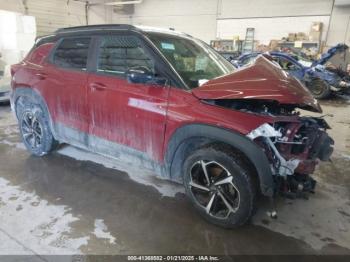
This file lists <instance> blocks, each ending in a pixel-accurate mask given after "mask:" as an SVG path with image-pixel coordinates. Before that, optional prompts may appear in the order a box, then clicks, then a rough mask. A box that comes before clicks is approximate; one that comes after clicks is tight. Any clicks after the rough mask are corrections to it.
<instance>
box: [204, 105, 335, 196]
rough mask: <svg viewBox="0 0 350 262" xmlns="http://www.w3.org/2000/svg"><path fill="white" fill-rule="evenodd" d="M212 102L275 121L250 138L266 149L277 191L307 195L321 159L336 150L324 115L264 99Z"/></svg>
mask: <svg viewBox="0 0 350 262" xmlns="http://www.w3.org/2000/svg"><path fill="white" fill-rule="evenodd" d="M207 102H209V103H212V104H215V105H218V106H223V107H226V108H230V109H233V110H239V111H242V112H245V113H252V114H258V115H268V116H271V117H272V119H273V120H272V122H271V123H265V124H263V125H261V126H259V127H258V128H256V129H254V130H252V131H251V132H250V133H249V134H247V137H248V138H249V139H251V140H253V141H254V142H255V143H257V144H258V145H259V146H260V147H261V148H262V149H263V150H264V152H265V154H266V156H267V158H268V160H269V162H270V165H271V169H272V172H273V174H274V181H275V194H277V193H280V194H282V195H284V196H287V197H290V198H296V197H304V198H307V193H308V192H312V193H313V192H314V188H315V185H316V181H315V180H314V179H312V178H311V177H310V175H311V174H312V173H313V172H314V171H315V167H316V165H317V164H318V163H319V161H328V160H330V156H331V155H332V153H333V145H334V141H333V139H332V138H331V137H330V136H329V135H328V134H327V132H326V130H327V129H329V128H330V127H329V125H328V124H327V122H326V121H325V120H324V119H323V118H322V117H311V116H300V112H298V111H297V110H296V106H293V105H286V106H283V105H279V104H278V103H277V102H272V101H264V100H253V101H252V100H211V101H207Z"/></svg>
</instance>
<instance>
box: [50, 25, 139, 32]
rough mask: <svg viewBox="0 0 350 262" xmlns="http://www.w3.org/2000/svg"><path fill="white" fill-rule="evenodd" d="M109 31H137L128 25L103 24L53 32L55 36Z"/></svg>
mask: <svg viewBox="0 0 350 262" xmlns="http://www.w3.org/2000/svg"><path fill="white" fill-rule="evenodd" d="M96 29H101V30H111V29H137V28H136V27H135V26H132V25H128V24H103V25H84V26H73V27H65V28H60V29H57V30H56V31H55V33H56V34H60V33H69V32H75V31H89V30H96Z"/></svg>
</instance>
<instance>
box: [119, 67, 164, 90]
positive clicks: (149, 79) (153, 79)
mask: <svg viewBox="0 0 350 262" xmlns="http://www.w3.org/2000/svg"><path fill="white" fill-rule="evenodd" d="M126 77H127V80H128V81H129V82H130V83H134V84H149V85H159V86H165V85H166V84H167V82H168V81H167V79H166V78H164V77H157V76H154V74H153V73H151V72H147V71H146V70H143V69H129V70H128V71H127V73H126Z"/></svg>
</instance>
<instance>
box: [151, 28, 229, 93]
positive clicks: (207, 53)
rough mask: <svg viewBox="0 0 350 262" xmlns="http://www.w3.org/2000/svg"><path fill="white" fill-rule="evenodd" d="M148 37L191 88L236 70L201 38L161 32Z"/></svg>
mask: <svg viewBox="0 0 350 262" xmlns="http://www.w3.org/2000/svg"><path fill="white" fill-rule="evenodd" d="M148 37H149V38H150V40H151V41H152V42H153V43H154V44H155V45H156V46H157V48H158V49H159V50H160V52H161V53H162V54H163V55H164V56H165V57H166V59H167V60H168V61H169V63H170V64H171V65H172V66H173V67H174V68H175V70H176V71H177V73H178V74H179V75H180V76H181V77H182V79H183V80H184V82H185V83H186V84H187V86H188V87H189V88H195V87H198V86H200V85H202V84H204V83H205V82H207V81H208V80H210V79H213V78H216V77H218V76H222V75H226V74H228V73H231V72H233V71H234V70H235V67H234V66H233V65H232V64H231V63H230V62H229V61H227V60H226V59H225V58H224V57H222V56H221V55H219V54H218V53H216V51H214V50H213V49H212V48H210V47H209V46H208V45H207V44H205V43H204V42H202V41H200V40H197V39H193V38H185V37H179V36H174V35H166V34H159V33H158V34H157V33H149V34H148Z"/></svg>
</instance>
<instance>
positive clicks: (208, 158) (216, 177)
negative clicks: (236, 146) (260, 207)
mask: <svg viewBox="0 0 350 262" xmlns="http://www.w3.org/2000/svg"><path fill="white" fill-rule="evenodd" d="M200 161H204V165H205V168H206V169H207V172H208V177H209V180H211V181H210V185H206V183H205V181H206V180H207V179H203V177H206V176H205V174H204V171H203V170H204V168H203V166H202V163H201V162H200ZM213 161H214V162H213ZM216 164H218V166H216ZM215 172H216V174H215ZM252 175H253V174H252V172H251V169H250V168H249V166H248V165H247V163H246V162H245V161H244V159H243V158H242V155H240V154H237V153H234V152H233V151H232V150H230V149H229V148H227V147H225V146H223V145H212V146H209V147H206V148H202V149H199V150H198V151H196V152H194V153H193V154H192V155H190V156H189V157H188V158H187V159H186V160H185V163H184V179H183V180H184V186H185V189H186V194H187V196H188V198H189V199H190V201H191V203H192V204H193V206H194V207H195V208H196V210H197V211H198V212H199V214H200V215H202V216H203V217H204V218H205V219H206V220H207V221H209V222H210V223H213V224H215V225H218V226H221V227H225V228H235V227H239V226H242V225H244V224H246V223H247V222H248V221H249V220H250V218H251V217H252V215H253V214H254V213H255V208H256V194H257V189H256V186H255V183H254V181H253V180H252ZM201 177H202V178H201ZM230 177H231V178H230ZM223 179H225V180H232V184H231V183H226V184H221V185H220V186H216V185H215V184H216V183H221V181H223ZM198 184H199V185H200V186H202V185H204V186H205V187H206V188H210V192H207V191H206V190H202V189H199V188H198ZM194 185H195V186H194ZM222 196H223V197H224V198H225V199H226V202H228V204H229V206H228V205H227V204H226V203H225V201H224V199H223V198H222ZM212 198H213V200H212V201H211V206H210V207H209V203H210V200H211V199H212ZM208 207H209V212H208V211H207V209H206V208H208ZM229 207H230V208H229ZM230 210H231V211H230ZM233 211H234V212H233Z"/></svg>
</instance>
